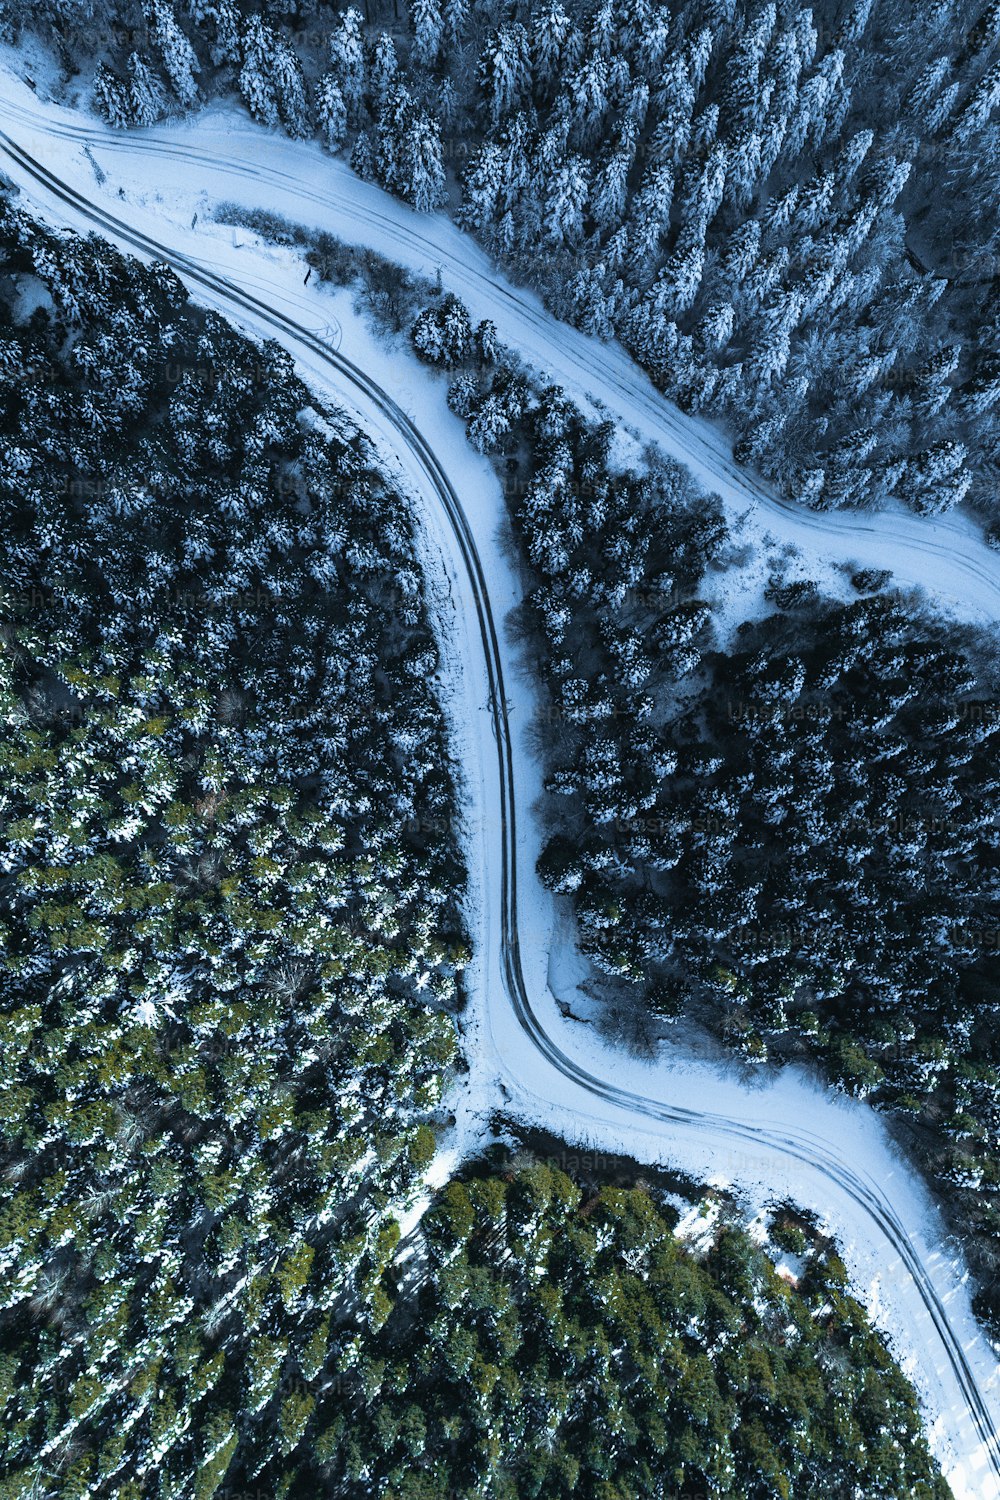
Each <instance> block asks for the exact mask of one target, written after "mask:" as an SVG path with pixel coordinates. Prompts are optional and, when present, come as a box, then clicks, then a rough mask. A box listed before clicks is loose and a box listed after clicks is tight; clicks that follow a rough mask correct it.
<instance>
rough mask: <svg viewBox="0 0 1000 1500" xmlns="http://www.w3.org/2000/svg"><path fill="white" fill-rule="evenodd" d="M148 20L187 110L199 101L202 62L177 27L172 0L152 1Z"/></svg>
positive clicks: (170, 77)
mask: <svg viewBox="0 0 1000 1500" xmlns="http://www.w3.org/2000/svg"><path fill="white" fill-rule="evenodd" d="M146 21H147V25H148V26H149V30H150V35H151V36H152V38H153V40H154V42H155V43H156V47H157V51H158V52H159V54H160V58H161V60H162V62H163V70H164V72H165V73H166V75H167V78H168V80H169V82H170V87H171V88H172V89H173V91H174V93H175V94H176V96H177V98H178V99H179V100H180V102H181V104H182V105H184V107H185V108H186V109H189V108H190V107H191V106H192V105H193V104H195V103H196V102H197V99H198V84H197V82H196V80H195V74H196V73H197V72H198V59H197V57H196V56H195V51H194V48H193V47H192V46H191V43H190V42H189V41H188V39H187V37H186V36H185V35H184V33H183V31H182V30H181V28H180V27H179V26H178V24H177V17H176V16H175V15H174V8H173V5H172V3H171V0H149V5H148V9H147V13H146Z"/></svg>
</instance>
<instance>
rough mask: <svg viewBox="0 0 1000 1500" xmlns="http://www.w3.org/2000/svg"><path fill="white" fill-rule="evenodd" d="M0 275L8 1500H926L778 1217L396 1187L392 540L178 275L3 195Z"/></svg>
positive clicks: (413, 1050) (437, 802) (430, 795)
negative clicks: (796, 1498)
mask: <svg viewBox="0 0 1000 1500" xmlns="http://www.w3.org/2000/svg"><path fill="white" fill-rule="evenodd" d="M0 246H2V251H3V255H2V266H3V270H2V272H0V424H2V431H3V436H4V447H3V454H4V457H3V470H2V473H0V533H2V539H3V546H2V549H0V642H2V647H3V650H2V653H0V694H2V700H3V733H2V740H0V757H2V764H3V769H4V778H3V786H2V789H0V823H2V831H0V861H2V883H0V936H2V956H0V1037H2V1042H3V1058H4V1076H5V1086H4V1089H3V1091H2V1096H0V1098H2V1112H0V1143H2V1144H0V1167H2V1171H3V1174H4V1183H5V1195H4V1201H3V1204H2V1206H0V1257H2V1262H3V1270H4V1275H3V1291H2V1306H0V1405H2V1409H3V1414H4V1430H3V1437H2V1440H0V1444H2V1450H3V1460H2V1465H0V1496H2V1497H3V1500H37V1497H40V1496H53V1497H60V1500H62V1497H66V1500H70V1497H72V1500H89V1497H95V1500H110V1497H112V1496H114V1497H115V1500H168V1497H170V1500H209V1497H211V1496H213V1495H218V1496H220V1497H232V1500H236V1497H246V1496H247V1495H249V1494H259V1495H267V1496H268V1497H271V1496H275V1497H285V1496H288V1497H291V1500H315V1496H316V1495H317V1494H323V1495H329V1496H343V1497H345V1500H361V1497H362V1496H365V1497H367V1496H371V1495H383V1496H387V1497H388V1496H393V1497H398V1500H439V1497H441V1496H443V1495H448V1496H449V1497H452V1496H453V1497H455V1500H460V1497H461V1500H474V1497H476V1500H480V1497H483V1496H484V1495H492V1496H496V1497H498V1500H499V1497H503V1500H515V1497H517V1500H520V1497H521V1496H539V1497H548V1496H563V1495H566V1496H569V1495H570V1494H573V1495H577V1496H584V1497H593V1500H635V1497H638V1496H649V1497H650V1500H652V1497H656V1500H659V1497H661V1496H663V1495H664V1494H665V1493H675V1494H678V1495H692V1496H693V1495H695V1494H702V1493H704V1492H706V1491H707V1489H708V1488H709V1486H711V1487H712V1489H713V1491H715V1492H718V1493H731V1494H734V1495H735V1494H738V1495H740V1496H743V1497H748V1500H757V1497H759V1500H765V1497H767V1500H770V1497H771V1496H773V1495H775V1494H777V1495H783V1496H785V1497H791V1496H792V1495H793V1494H805V1493H819V1492H821V1491H822V1492H830V1493H862V1494H864V1495H865V1496H885V1497H886V1500H889V1497H894V1496H901V1495H903V1494H906V1495H907V1496H911V1497H917V1500H947V1496H948V1494H949V1490H948V1487H947V1485H946V1483H945V1481H944V1480H943V1479H942V1477H941V1475H940V1473H939V1471H938V1468H937V1466H936V1464H935V1463H934V1461H933V1459H932V1458H931V1456H930V1454H929V1451H928V1448H927V1445H926V1441H925V1439H924V1436H923V1434H922V1427H921V1417H920V1413H919V1410H918V1407H917V1403H916V1397H915V1394H914V1392H913V1390H912V1388H911V1387H910V1386H909V1384H908V1383H907V1381H906V1380H905V1379H904V1378H903V1376H902V1374H901V1373H900V1371H899V1369H898V1368H897V1367H896V1366H895V1365H894V1363H893V1361H892V1358H891V1356H890V1354H889V1352H888V1350H887V1348H886V1345H885V1344H884V1342H883V1341H882V1339H881V1338H880V1337H879V1336H878V1335H876V1334H875V1332H874V1331H873V1329H872V1328H871V1326H870V1324H869V1323H868V1320H867V1317H866V1315H865V1313H864V1311H863V1310H862V1308H861V1307H860V1306H859V1305H858V1304H857V1303H856V1302H855V1301H854V1300H853V1299H852V1298H851V1296H850V1295H849V1293H848V1291H847V1287H846V1273H845V1271H844V1267H843V1265H842V1264H841V1262H840V1260H839V1257H838V1256H837V1254H836V1249H835V1246H834V1245H833V1244H832V1243H831V1241H830V1240H829V1238H828V1237H826V1236H825V1235H822V1234H820V1233H818V1232H817V1231H816V1230H815V1229H814V1228H813V1227H812V1226H810V1225H809V1224H808V1223H801V1222H799V1221H798V1220H797V1219H796V1216H795V1214H794V1212H787V1213H786V1212H777V1213H775V1214H773V1215H772V1217H771V1222H770V1223H769V1224H768V1225H767V1226H766V1229H765V1234H764V1242H763V1244H762V1241H761V1236H760V1234H757V1235H756V1236H755V1237H753V1238H751V1237H750V1236H749V1235H748V1234H747V1232H746V1231H745V1229H744V1228H743V1227H742V1226H741V1224H740V1222H739V1216H738V1214H736V1213H735V1212H734V1211H731V1210H730V1211H726V1212H723V1213H721V1214H720V1213H719V1212H718V1211H717V1210H718V1204H717V1203H715V1204H713V1203H712V1201H711V1199H710V1198H709V1197H707V1196H705V1195H701V1197H700V1198H699V1194H698V1192H697V1191H696V1192H695V1194H694V1199H693V1205H694V1210H695V1211H694V1219H695V1221H696V1222H697V1224H698V1225H699V1226H700V1227H699V1231H698V1234H697V1236H696V1238H695V1240H694V1241H692V1242H691V1243H690V1244H689V1243H687V1242H686V1241H685V1240H683V1239H681V1238H678V1236H677V1235H676V1234H675V1232H674V1231H675V1229H676V1228H677V1226H678V1217H679V1214H678V1209H677V1207H676V1205H675V1204H674V1203H673V1202H671V1201H670V1195H669V1194H668V1193H667V1192H666V1191H665V1189H663V1188H662V1187H661V1185H660V1184H658V1183H657V1182H656V1181H653V1182H650V1181H648V1180H646V1179H644V1178H642V1177H641V1176H640V1174H639V1172H638V1170H636V1171H633V1173H632V1177H631V1180H629V1181H628V1182H627V1183H624V1184H622V1183H618V1184H616V1185H614V1186H610V1185H607V1184H601V1183H600V1182H595V1181H593V1180H589V1179H587V1177H586V1175H585V1174H584V1175H581V1174H580V1173H577V1175H576V1178H573V1177H571V1176H569V1175H567V1173H566V1172H564V1171H562V1170H559V1169H558V1168H557V1167H555V1166H552V1165H547V1164H546V1163H545V1162H536V1163H531V1162H525V1160H524V1159H523V1158H521V1159H517V1160H515V1159H512V1158H511V1157H509V1156H508V1155H506V1154H505V1153H504V1151H503V1150H499V1149H498V1150H495V1151H493V1153H492V1154H491V1156H490V1157H489V1159H488V1160H484V1161H482V1162H480V1163H479V1164H475V1163H473V1164H469V1165H468V1166H467V1167H466V1168H465V1170H464V1171H463V1174H462V1176H461V1177H459V1178H456V1179H454V1180H452V1181H451V1182H446V1183H445V1185H444V1186H443V1187H441V1188H440V1189H438V1190H435V1189H433V1188H431V1187H430V1186H429V1182H428V1169H429V1167H430V1166H431V1164H432V1163H433V1162H434V1160H435V1158H436V1155H437V1151H438V1139H439V1135H440V1129H441V1127H442V1126H443V1125H445V1124H446V1123H447V1111H448V1089H449V1081H450V1080H451V1079H452V1078H453V1077H454V1075H455V1073H456V1070H457V1069H460V1068H461V1067H462V1066H463V1063H462V1060H461V1058H460V1057H459V1056H458V1053H457V1048H456V1043H457V1037H456V1026H455V1016H456V1014H457V1013H459V1012H460V1011H461V1008H462V1005H463V990H462V975H463V970H464V968H465V966H466V964H467V961H468V957H469V954H468V949H467V939H466V934H465V926H464V922H463V918H462V892H463V885H464V870H463V865H462V860H461V856H460V854H459V852H458V849H457V847H456V844H455V831H456V828H457V826H458V814H457V800H456V799H457V777H456V775H455V773H454V771H453V768H452V763H451V761H450V758H449V749H448V739H447V735H446V729H445V720H444V716H443V710H442V707H441V705H440V703H439V701H438V698H437V697H436V683H437V678H436V675H435V669H436V649H435V644H434V639H433V635H432V633H431V630H430V626H429V622H428V615H427V607H426V603H425V584H424V579H423V576H422V573H421V569H420V567H419V564H418V562H417V560H416V556H415V552H414V546H413V537H412V534H411V532H410V529H409V523H408V521H407V519H406V510H405V506H404V505H403V503H402V500H401V497H400V496H399V495H398V494H397V493H396V492H395V491H394V490H393V488H392V487H391V485H390V484H389V483H388V482H387V480H386V479H385V477H384V475H383V474H382V473H381V472H380V469H379V467H378V464H377V463H376V461H375V455H374V451H373V450H372V448H371V446H370V444H369V443H368V441H367V440H366V439H365V438H364V437H363V436H362V435H361V434H359V433H358V432H357V431H356V430H354V429H353V428H351V427H350V425H349V424H348V423H347V422H346V421H345V420H344V419H343V417H342V416H340V415H339V414H338V413H337V412H335V411H330V410H324V409H321V408H320V407H318V406H317V404H316V403H315V401H314V400H313V398H312V397H311V396H310V394H309V392H308V391H307V390H306V389H305V387H304V386H303V385H302V384H301V383H300V382H299V381H298V379H297V378H296V377H295V375H294V373H293V371H292V368H291V364H290V361H289V359H288V356H287V355H285V354H284V353H283V352H282V351H281V350H280V348H278V347H277V346H275V345H263V346H260V345H255V344H252V343H250V342H249V341H248V340H247V339H245V338H244V337H243V336H241V335H238V334H237V333H236V332H235V331H234V330H233V329H232V328H231V327H230V326H229V325H227V324H226V323H225V322H224V321H223V320H222V319H221V318H219V317H218V316H216V315H214V314H212V313H208V312H205V311H202V310H199V309H198V308H197V307H196V306H194V305H193V304H192V303H191V302H190V300H189V299H188V296H187V294H186V292H185V290H184V288H183V286H182V285H181V283H180V282H179V281H178V280H177V278H176V277H175V276H174V274H173V273H172V272H171V271H170V270H169V269H168V268H166V267H164V266H162V265H156V264H154V265H152V266H150V267H148V268H144V267H142V266H141V265H140V264H139V263H138V262H135V261H133V260H130V259H128V258H126V257H124V256H123V255H121V254H120V253H119V252H118V251H116V250H114V249H113V248H111V247H110V246H108V245H107V244H105V243H103V242H101V241H100V240H98V239H96V238H94V237H90V238H80V237H79V236H77V235H75V234H72V233H69V232H63V233H57V232H54V231H51V230H49V229H46V228H44V227H42V226H41V225H40V224H38V223H37V222H35V221H33V220H32V219H31V218H30V217H29V216H28V214H27V213H26V212H25V211H23V210H22V209H20V208H19V207H18V205H17V203H16V201H15V200H14V199H12V198H11V196H10V195H9V194H7V193H2V194H0ZM597 451H598V450H597V449H595V452H597ZM635 498H636V499H637V502H638V496H636V497H635ZM709 529H710V530H711V527H710V528H709ZM698 546H699V543H698V541H697V539H694V540H692V543H691V548H692V554H691V564H690V566H691V568H692V570H694V571H696V569H697V562H696V558H697V557H698V556H699V555H700V554H699V552H698ZM699 1203H700V1208H699ZM404 1226H406V1227H405V1228H404ZM779 1262H780V1263H781V1269H780V1271H779V1269H778V1268H777V1267H778V1263H779ZM598 1431H599V1432H600V1434H601V1440H600V1441H595V1435H596V1434H597V1433H598Z"/></svg>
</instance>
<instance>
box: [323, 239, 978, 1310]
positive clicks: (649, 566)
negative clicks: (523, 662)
mask: <svg viewBox="0 0 1000 1500" xmlns="http://www.w3.org/2000/svg"><path fill="white" fill-rule="evenodd" d="M314 263H316V264H317V265H320V266H321V265H322V263H323V261H322V257H321V256H318V257H315V258H314ZM411 340H412V343H413V345H414V348H415V350H416V352H417V353H418V354H419V355H420V357H421V358H422V359H424V360H425V361H427V362H428V364H429V365H431V366H432V367H437V368H440V369H443V370H445V371H447V372H448V379H449V386H448V403H449V405H450V406H451V408H452V410H453V411H454V412H456V413H457V414H458V415H460V416H461V417H463V418H464V419H465V422H466V430H467V435H468V438H469V441H470V442H471V443H472V444H473V445H474V446H475V447H476V448H478V449H479V450H480V451H481V452H484V453H488V454H491V455H492V456H493V457H494V461H495V464H496V467H497V470H498V473H499V474H500V476H501V479H502V484H503V488H504V491H505V493H506V495H507V499H508V508H509V517H510V521H511V524H512V527H513V531H514V536H515V539H516V542H517V545H518V548H519V551H520V556H521V561H522V566H523V570H524V586H525V598H524V602H523V605H522V607H521V610H520V621H519V624H520V629H521V631H522V634H523V636H524V638H525V640H526V642H527V643H528V650H529V653H530V656H531V659H532V663H533V665H534V666H535V667H536V669H537V673H538V676H539V678H540V680H541V682H542V683H543V684H544V692H543V702H542V706H541V708H540V710H539V713H538V718H537V729H538V738H539V743H540V745H541V747H542V753H543V755H544V757H545V763H546V769H547V779H546V782H545V788H546V792H547V794H548V796H547V808H546V812H547V818H548V825H549V829H550V837H549V840H548V842H547V844H546V847H545V849H544V852H543V854H542V857H541V860H540V864H539V871H540V874H541V876H542V879H543V881H544V883H545V884H546V886H547V887H548V888H549V889H550V890H551V891H553V892H554V893H555V894H557V895H558V896H561V897H564V898H567V899H568V900H569V901H570V902H571V905H572V910H573V913H574V917H575V923H576V931H577V934H578V937H579V941H580V944H581V947H582V949H583V951H584V953H586V954H587V956H588V957H589V958H590V959H591V960H592V962H593V964H594V966H595V968H596V970H597V971H598V972H599V974H600V975H601V976H602V981H601V983H600V984H599V986H598V988H599V990H600V992H601V994H602V998H603V1001H604V1004H605V1007H606V1009H607V1012H608V1015H609V1017H612V1018H614V1020H613V1025H614V1026H616V1027H617V1028H618V1033H619V1039H620V1040H622V1041H625V1042H628V1043H629V1044H631V1045H636V1046H638V1047H639V1049H640V1050H641V1051H647V1052H648V1051H649V1050H650V1049H652V1048H653V1047H654V1046H655V1043H656V1039H657V1038H658V1037H661V1036H662V1035H663V1034H664V1030H665V1027H667V1028H668V1027H669V1023H671V1022H673V1021H676V1020H677V1019H678V1018H680V1017H683V1018H685V1019H687V1020H691V1019H695V1020H697V1021H698V1022H700V1023H702V1024H704V1025H707V1026H708V1027H709V1028H710V1029H711V1030H712V1031H713V1032H714V1033H715V1034H716V1035H718V1036H719V1037H720V1038H721V1039H722V1040H723V1041H725V1042H726V1043H727V1044H729V1045H730V1046H732V1047H734V1048H735V1049H736V1050H737V1051H738V1053H739V1054H740V1055H741V1056H742V1057H743V1058H744V1059H746V1061H747V1062H748V1063H750V1064H763V1063H767V1062H778V1063H780V1062H785V1061H789V1060H795V1059H797V1060H803V1059H808V1060H811V1061H815V1062H818V1063H819V1064H820V1065H821V1066H822V1068H823V1069H824V1071H825V1073H826V1074H827V1076H828V1077H829V1078H830V1080H831V1081H832V1082H834V1083H835V1084H836V1085H837V1086H839V1087H841V1088H843V1089H845V1090H847V1091H848V1092H850V1093H851V1094H854V1095H856V1096H859V1097H863V1098H865V1097H867V1098H870V1099H871V1101H872V1103H874V1104H875V1105H877V1106H878V1107H879V1108H882V1109H884V1110H886V1111H887V1112H888V1113H889V1115H890V1118H891V1119H892V1120H893V1121H894V1123H895V1125H896V1126H897V1127H898V1128H899V1129H900V1131H901V1134H902V1136H903V1138H904V1139H905V1140H906V1143H907V1144H908V1146H909V1147H910V1148H911V1149H912V1150H914V1151H915V1153H916V1155H917V1158H918V1160H919V1161H920V1162H921V1164H922V1165H923V1166H924V1167H925V1168H926V1169H927V1170H928V1172H929V1175H930V1178H931V1180H932V1181H933V1183H934V1184H935V1186H936V1188H937V1190H938V1191H939V1192H940V1193H942V1194H943V1195H944V1197H945V1199H946V1201H947V1203H948V1205H949V1207H950V1209H951V1211H952V1213H953V1215H954V1216H955V1219H954V1221H955V1222H956V1224H957V1225H958V1226H959V1227H960V1229H961V1232H962V1235H963V1240H964V1241H965V1243H966V1244H967V1246H968V1248H969V1250H970V1253H971V1254H972V1258H973V1262H974V1265H975V1268H976V1271H977V1273H978V1279H979V1292H978V1296H977V1306H978V1307H979V1310H980V1312H981V1313H982V1314H983V1315H985V1316H987V1317H989V1318H990V1319H991V1320H992V1321H993V1322H994V1324H995V1326H998V1327H1000V1287H998V1281H997V1271H998V1268H1000V1170H998V1166H997V1161H998V1156H1000V1050H998V1043H997V1036H996V1028H995V1024H994V1019H995V1016H996V1013H997V1009H998V1006H1000V996H998V991H997V981H996V954H997V951H998V948H1000V930H998V926H997V920H996V881H997V858H998V851H1000V778H998V775H997V749H998V744H1000V741H998V739H997V736H998V735H1000V665H998V662H997V654H996V647H995V644H994V642H993V641H992V638H991V637H990V636H989V634H988V633H987V632H985V631H982V632H980V631H973V630H971V629H967V628H959V627H957V626H953V625H949V624H946V623H943V622H941V621H939V620H936V619H934V618H933V617H931V616H930V615H929V614H926V613H921V612H920V609H919V608H918V607H916V606H915V605H914V602H913V600H912V599H910V598H906V597H904V596H902V595H899V594H894V593H892V592H891V591H889V592H887V591H886V585H887V583H888V581H889V580H888V577H887V575H885V574H883V573H881V572H874V571H865V570H861V571H855V572H854V574H853V575H852V578H851V581H850V589H851V591H852V593H853V595H854V598H853V602H842V601H840V600H836V599H831V598H824V597H823V596H822V595H821V593H820V591H819V589H818V587H817V586H816V584H815V583H813V582H811V581H809V580H808V579H799V580H796V581H793V582H785V581H784V580H783V578H782V577H780V576H778V575H772V577H771V578H770V580H769V582H768V584H767V586H766V589H765V607H764V612H763V616H762V617H760V618H758V617H756V616H755V617H754V618H752V619H749V620H745V621H743V622H741V623H737V624H736V626H735V628H733V629H732V630H731V632H728V631H727V635H726V639H724V640H720V638H719V635H718V632H717V631H716V628H715V625H714V623H713V614H714V611H713V607H712V606H711V605H710V604H709V603H708V602H706V600H705V599H704V598H702V597H700V594H699V591H700V590H701V589H703V587H704V585H705V584H706V581H707V578H708V574H709V573H710V572H711V571H712V570H715V571H719V570H723V569H725V568H726V567H727V566H728V565H729V564H730V562H731V552H732V547H731V539H730V537H729V533H728V531H727V527H726V524H725V521H724V519H723V517H722V514H721V510H720V508H719V504H718V501H717V499H716V498H715V497H710V496H706V495H704V494H703V493H701V492H700V491H699V490H698V489H697V487H696V486H695V484H694V483H693V481H692V480H691V478H690V475H689V474H688V473H687V472H686V471H685V470H683V469H681V468H680V466H679V465H677V464H676V463H674V462H673V461H672V460H670V459H666V458H663V457H662V456H661V455H658V454H657V453H656V452H655V450H650V451H649V452H648V454H647V462H646V464H645V466H644V467H643V469H642V471H641V472H640V470H638V469H628V468H624V469H623V468H622V466H621V464H620V462H618V461H616V459H615V458H614V457H613V454H612V449H613V445H614V440H615V435H616V432H615V426H614V424H613V423H612V422H610V421H604V422H601V423H596V422H595V421H593V420H592V419H588V418H586V417H584V415H583V414H582V413H581V411H580V410H579V408H578V407H577V406H575V405H574V403H573V402H571V401H570V400H569V399H568V398H567V397H566V395H565V392H563V391H562V390H561V389H560V388H559V387H556V386H546V385H543V384H542V383H541V382H540V381H539V380H538V379H536V378H534V377H532V376H531V374H530V372H525V371H524V370H523V369H522V367H521V366H520V365H519V363H518V361H517V360H516V359H514V358H513V357H512V356H511V355H510V352H509V351H507V350H505V349H504V348H503V346H502V345H500V344H499V343H498V341H497V340H496V338H495V330H492V329H488V328H487V329H486V330H485V334H484V325H480V328H479V329H477V330H473V329H472V326H471V324H470V322H469V319H468V316H467V314H466V313H465V309H464V308H463V306H462V304H461V303H460V302H459V301H458V299H457V298H454V297H452V296H449V295H447V294H445V295H444V296H443V297H442V298H440V299H439V300H438V301H437V303H435V304H432V305H431V306H428V307H427V308H425V309H424V310H423V311H421V312H420V313H419V314H418V316H417V317H416V318H415V319H414V321H413V325H412V329H411ZM484 350H485V352H484Z"/></svg>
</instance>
